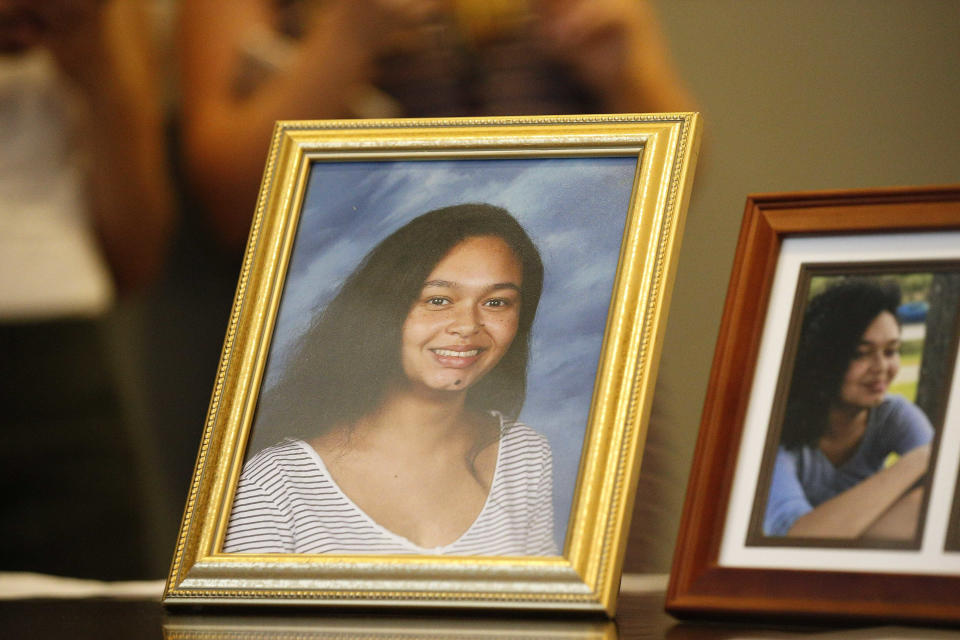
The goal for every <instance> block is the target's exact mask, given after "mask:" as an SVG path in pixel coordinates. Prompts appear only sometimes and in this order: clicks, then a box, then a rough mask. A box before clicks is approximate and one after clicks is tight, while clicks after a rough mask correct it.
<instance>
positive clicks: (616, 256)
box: [164, 114, 700, 615]
mask: <svg viewBox="0 0 960 640" xmlns="http://www.w3.org/2000/svg"><path fill="white" fill-rule="evenodd" d="M699 134H700V119H699V115H698V114H647V115H641V114H636V115H607V116H569V117H567V116H534V117H510V118H474V119H466V118H463V119H461V118H456V119H417V120H371V121H363V120H356V121H306V122H279V123H278V124H277V126H276V129H275V132H274V136H273V141H272V144H271V147H270V154H269V158H268V160H267V164H266V170H265V174H264V179H263V183H262V188H261V192H260V196H259V200H258V202H257V207H256V212H255V215H254V218H253V224H252V227H251V231H250V239H249V243H248V245H247V249H246V253H245V257H244V261H243V265H242V271H241V274H240V278H239V283H238V287H237V293H236V297H235V301H234V306H233V310H232V313H231V316H230V322H229V326H228V329H227V334H226V339H225V342H224V346H223V352H222V357H221V361H220V366H219V368H218V374H217V379H216V382H215V386H214V390H213V394H212V398H211V402H210V409H209V413H208V416H207V420H206V425H205V429H204V432H203V439H202V442H201V445H200V451H199V454H198V458H197V465H196V470H195V473H194V477H193V482H192V484H191V488H190V493H189V496H188V500H187V504H186V508H185V514H184V518H183V523H182V526H181V529H180V534H179V537H178V541H177V546H176V552H175V556H174V558H173V562H172V567H171V570H170V574H169V577H168V581H167V585H166V590H165V593H164V603H165V604H167V605H180V604H189V605H196V604H202V605H213V604H243V605H252V604H265V605H300V606H336V607H345V606H367V607H369V606H377V607H380V606H386V607H450V608H487V609H529V610H580V611H598V612H600V611H602V612H606V613H607V614H609V615H613V612H614V609H615V606H616V599H617V594H618V588H619V580H620V573H621V566H622V561H623V555H624V551H625V546H626V540H627V536H626V534H627V527H628V525H629V521H630V514H631V511H632V505H633V497H634V489H635V486H636V481H637V478H638V474H639V468H640V460H641V455H642V452H643V443H644V438H645V435H646V427H647V420H648V417H649V413H650V407H651V402H652V396H653V390H654V383H655V378H656V371H657V364H658V359H659V354H660V348H661V344H662V339H663V334H664V330H665V323H666V315H667V309H668V305H669V299H670V291H671V287H672V281H673V277H674V272H675V268H676V264H677V256H678V252H679V245H680V239H681V232H682V228H683V221H684V217H685V211H686V207H687V202H688V199H689V193H690V188H691V184H692V177H693V167H694V164H695V161H696V157H697V151H698V146H699V137H700V135H699ZM423 172H428V173H429V175H427V174H424V173H423ZM431 172H433V173H431ZM437 172H438V173H437ZM408 174H409V175H408ZM398 183H402V184H401V186H399V187H397V186H396V185H397V184H398ZM369 185H374V186H373V187H371V186H369ZM410 185H412V186H410ZM424 185H431V186H430V187H428V188H425V187H424ZM531 185H533V186H531ZM404 189H406V190H404ZM374 192H375V193H374ZM343 194H347V195H346V196H344V195H343ZM384 194H386V195H384ZM517 194H519V195H517ZM341 196H342V197H341ZM443 198H447V200H446V201H444V200H443ZM511 198H514V199H513V200H511ZM437 199H440V200H439V204H440V205H443V204H445V203H446V204H454V203H455V202H450V200H451V199H452V200H453V201H456V202H464V201H466V202H474V201H476V200H478V199H481V200H488V201H491V202H494V204H496V205H498V206H499V205H501V204H504V203H506V204H504V206H507V205H509V207H510V208H511V211H512V212H513V213H514V214H515V215H516V216H517V218H518V220H520V222H521V223H522V224H524V225H528V224H530V225H532V226H531V229H533V231H537V230H539V231H538V233H539V238H538V237H536V236H537V233H533V231H531V236H534V240H535V241H538V242H540V241H541V240H543V243H544V244H543V246H542V247H541V249H542V250H543V252H544V256H545V257H544V265H545V269H546V272H547V276H546V278H545V282H547V283H550V282H551V281H550V277H551V274H552V275H554V279H553V282H554V283H553V284H552V285H550V286H554V287H555V288H556V291H557V292H558V293H557V294H556V296H557V297H556V298H554V299H555V300H556V301H557V302H550V300H548V291H547V289H548V285H547V284H545V285H544V297H543V298H542V299H541V304H540V310H539V311H538V312H537V313H538V316H537V318H538V320H537V321H538V322H540V318H546V320H544V321H543V324H542V325H535V326H534V333H533V336H534V338H533V339H534V340H536V339H538V338H539V339H541V341H552V343H553V344H556V343H558V342H559V343H561V344H563V345H565V346H566V345H570V344H572V341H573V339H572V338H569V336H567V334H565V333H563V331H572V330H570V329H562V328H560V327H561V325H562V326H567V324H569V323H572V322H575V321H579V320H583V321H584V322H586V318H585V317H582V316H587V315H590V313H588V312H584V313H581V312H580V311H578V310H577V307H575V306H574V305H575V303H576V301H577V300H580V299H581V298H583V299H585V301H586V302H588V303H589V306H590V308H591V309H592V310H593V311H592V312H593V316H595V317H594V321H595V324H597V325H598V329H597V330H596V331H595V332H594V333H595V335H596V340H595V343H593V344H594V347H591V348H590V349H585V350H584V352H583V354H582V355H581V356H579V357H580V360H577V359H576V358H575V354H563V355H562V356H561V357H560V359H559V361H555V362H554V364H555V365H557V367H559V368H563V367H565V369H564V371H565V373H562V374H558V375H560V376H561V377H559V378H557V379H558V380H561V381H562V382H563V383H564V385H566V386H568V387H570V388H572V389H573V391H572V392H571V393H572V394H573V395H578V394H579V396H580V397H582V398H584V399H585V400H584V401H583V402H582V404H583V405H584V406H583V407H582V412H583V417H582V418H577V420H578V421H579V423H582V424H579V426H577V425H574V427H573V428H570V429H569V430H568V431H563V432H561V435H560V436H555V437H554V438H553V439H552V440H551V442H552V444H554V446H555V448H557V449H558V450H557V452H556V453H555V455H554V459H555V461H556V463H555V465H554V468H555V473H554V475H555V477H557V478H559V480H560V481H563V482H567V483H568V485H569V486H568V489H564V490H562V491H561V490H559V489H558V490H557V491H556V492H555V495H554V502H557V501H558V500H559V502H558V504H559V505H560V506H559V507H558V508H555V509H553V512H554V513H555V514H559V515H557V517H556V520H555V530H554V536H553V537H554V540H555V541H556V542H557V548H558V551H559V553H558V554H556V555H541V556H525V555H510V556H499V555H481V556H473V555H451V556H447V555H432V554H422V553H410V554H407V553H404V554H392V553H377V554H363V555H359V554H342V555H340V554H317V553H266V552H264V553H260V552H256V553H236V552H224V551H223V549H224V539H225V536H226V533H227V527H228V524H229V522H230V512H231V508H232V505H233V501H234V494H235V492H236V490H237V485H238V482H239V479H240V475H241V472H242V468H243V465H244V461H245V460H244V459H245V457H247V458H248V457H249V455H250V454H252V453H254V451H255V450H257V449H259V446H260V445H259V444H255V445H254V446H251V442H252V441H253V442H256V441H257V439H258V438H261V439H262V438H263V437H265V436H263V435H262V433H261V432H262V431H263V430H265V429H267V428H266V427H260V425H258V424H256V422H255V421H256V415H257V411H258V400H259V399H260V395H261V391H262V390H263V389H265V388H267V387H266V386H265V385H271V384H274V383H273V382H271V381H272V380H273V377H272V376H274V374H273V373H272V371H273V369H271V362H272V361H273V360H275V361H276V362H278V363H282V362H283V361H284V355H283V354H284V353H289V352H291V351H292V350H295V348H293V347H291V346H290V344H291V342H290V340H289V339H288V338H287V337H285V336H289V335H296V334H297V331H298V329H296V328H294V329H291V328H290V327H302V325H303V324H305V323H306V324H309V321H310V317H311V314H316V313H318V312H317V310H316V305H318V304H319V303H317V302H316V301H315V300H313V301H311V302H310V303H309V304H308V303H303V302H302V298H303V296H302V295H301V293H302V292H303V291H309V293H310V295H313V292H314V289H319V288H322V287H335V286H338V282H339V279H342V277H343V276H342V274H341V275H339V276H336V277H334V276H324V277H318V276H317V272H316V271H315V270H309V269H306V267H303V265H304V264H309V265H314V264H320V263H323V264H326V263H324V261H325V260H327V261H328V260H331V259H332V258H331V256H333V255H334V254H335V253H336V252H334V251H333V250H331V249H330V248H329V247H327V248H326V249H318V248H317V247H318V246H320V245H317V244H316V243H314V242H313V239H314V238H315V236H314V235H310V234H313V233H316V234H317V237H319V235H323V234H325V237H329V236H331V234H332V236H333V237H335V238H340V239H347V240H349V241H350V244H351V246H352V245H353V244H362V241H361V236H366V235H370V236H371V237H373V236H376V237H378V238H381V239H382V237H383V236H384V235H385V233H386V232H385V231H383V228H385V227H389V226H390V225H392V224H393V225H394V226H396V225H395V224H394V223H395V221H394V220H393V217H394V216H395V214H396V215H400V214H401V213H402V212H403V211H406V210H408V209H410V210H414V209H417V210H418V211H421V212H422V211H423V210H426V209H428V208H431V207H433V206H435V205H437V204H438V203H437ZM374 200H376V202H377V203H378V204H377V205H376V206H379V207H380V209H376V207H375V206H374V205H373V204H371V202H372V201H374ZM516 202H524V203H530V208H531V210H533V209H537V210H539V211H541V213H540V214H536V215H535V214H530V215H529V216H528V217H526V218H525V217H524V215H525V214H524V212H523V211H520V212H518V211H517V210H515V209H514V208H513V207H516V206H517V205H516V204H515V203H516ZM511 203H513V204H511ZM421 205H422V206H421ZM418 207H419V209H418ZM519 208H520V209H521V210H522V209H523V208H524V207H522V206H521V207H519ZM538 208H539V209H538ZM377 212H379V213H377ZM364 216H366V217H364ZM538 216H539V217H538ZM401 217H402V216H401ZM408 217H409V216H408ZM341 223H342V224H341ZM534 227H536V229H534ZM321 231H322V234H321V233H320V232H321ZM591 234H598V235H597V236H596V237H597V238H602V239H605V242H606V245H604V246H606V249H594V248H593V245H591V238H592V237H593V235H591ZM544 238H546V239H545V240H544ZM371 242H372V240H371ZM597 242H601V240H598V241H597ZM295 245H296V246H295ZM565 247H566V248H565ZM571 247H572V248H573V249H571ZM352 251H353V252H352V253H350V252H348V253H350V259H351V260H352V261H353V262H354V263H356V261H357V260H359V259H360V258H361V257H362V255H363V252H362V251H360V253H356V251H358V249H353V250H352ZM604 260H606V262H604ZM304 261H306V262H304ZM308 272H309V274H310V275H309V276H307V275H304V274H307V273H308ZM564 276H566V279H564ZM573 276H576V278H574V277H573ZM594 276H595V278H594ZM298 278H299V279H298ZM590 278H594V279H592V280H591V279H590ZM574 279H576V280H578V281H579V280H584V279H586V280H588V281H589V283H588V285H585V286H587V288H586V289H585V290H586V291H587V292H589V295H588V296H576V295H572V294H571V292H572V291H575V288H574V289H571V288H570V287H574V285H575V283H573V282H572V281H573V280H574ZM298 283H300V284H298ZM598 283H601V284H598ZM603 283H605V284H603ZM561 285H562V286H561ZM418 286H419V285H418ZM298 287H299V288H298ZM307 297H309V296H307ZM571 300H572V301H571ZM295 301H296V302H295ZM601 301H602V304H601ZM311 305H313V306H311ZM588 311H589V310H588ZM593 316H591V317H593ZM565 323H566V324H565ZM553 324H556V326H557V330H558V331H560V333H557V334H556V335H554V334H551V333H550V331H552V330H553V329H554V327H553ZM299 331H300V332H301V333H302V331H303V329H302V328H301V329H299ZM576 331H581V329H579V328H578V329H576ZM577 335H578V336H579V334H577ZM551 336H552V337H551ZM283 349H286V350H287V351H283ZM591 349H592V350H591ZM531 351H532V352H533V358H532V362H534V363H536V362H537V355H536V352H537V346H536V344H534V346H533V347H531ZM544 351H548V350H547V349H544ZM555 351H556V350H555ZM278 354H279V355H278ZM581 362H584V363H586V364H584V365H583V366H581V365H580V364H577V363H581ZM598 363H599V364H598ZM574 365H576V366H574ZM277 366H280V365H277ZM557 367H555V368H557ZM531 371H533V370H531ZM545 375H546V374H545ZM571 376H586V377H585V380H586V384H582V383H579V382H576V380H580V378H576V380H574V379H573V378H571ZM530 378H531V380H533V382H531V384H530V391H531V392H532V391H534V390H535V389H534V388H535V387H537V385H538V384H539V387H541V388H543V389H547V390H550V392H551V393H553V394H554V396H552V397H553V398H554V400H550V399H549V398H547V399H546V400H543V401H542V404H545V405H551V404H558V403H557V401H556V400H555V398H557V397H559V396H557V394H558V393H559V394H565V393H566V392H565V391H564V390H563V389H557V388H556V387H557V385H555V384H552V383H551V384H546V383H545V382H544V381H543V380H540V381H538V380H537V379H535V378H536V376H534V375H533V373H531V376H530ZM457 384H459V380H457ZM545 393H546V392H545ZM529 395H530V394H529V393H528V400H529ZM563 399H564V401H566V397H564V398H563ZM561 404H562V403H561ZM524 411H526V408H525V409H524ZM573 414H576V411H573ZM573 414H570V415H573ZM522 417H523V414H521V418H522ZM544 422H552V420H545V421H544ZM533 426H534V427H537V426H539V425H537V424H534V425H533ZM571 434H577V435H576V436H575V437H574V435H571ZM270 437H272V434H271V435H270ZM548 439H549V435H548ZM571 441H572V442H573V443H574V444H573V445H572V447H571V445H569V443H570V442H571ZM581 443H582V445H581ZM567 449H570V450H569V451H568V450H567ZM558 456H559V458H558ZM563 456H566V458H564V457H563ZM567 458H569V459H567ZM558 469H559V470H558ZM559 494H563V495H562V496H560V497H559V498H558V497H557V495H559ZM564 500H566V502H564Z"/></svg>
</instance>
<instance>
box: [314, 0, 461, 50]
mask: <svg viewBox="0 0 960 640" xmlns="http://www.w3.org/2000/svg"><path fill="white" fill-rule="evenodd" d="M448 4H449V0H334V1H333V2H324V3H320V4H318V9H319V10H318V11H317V12H316V14H315V17H316V19H317V20H318V21H323V20H325V19H333V20H334V21H335V23H336V24H337V25H338V26H339V27H340V28H342V29H345V30H346V31H347V32H348V33H349V35H350V36H351V37H352V38H353V39H355V41H356V43H357V44H359V45H361V46H362V47H363V48H364V49H366V50H367V51H370V52H374V53H376V52H379V51H381V50H382V49H383V48H384V47H386V46H389V43H390V41H391V39H392V37H393V35H394V34H396V33H398V32H402V31H406V30H409V29H413V28H416V27H418V26H421V25H423V24H425V23H427V22H429V21H430V20H431V19H433V18H435V17H436V16H437V15H439V14H440V13H442V12H443V11H445V10H446V9H447V5H448Z"/></svg>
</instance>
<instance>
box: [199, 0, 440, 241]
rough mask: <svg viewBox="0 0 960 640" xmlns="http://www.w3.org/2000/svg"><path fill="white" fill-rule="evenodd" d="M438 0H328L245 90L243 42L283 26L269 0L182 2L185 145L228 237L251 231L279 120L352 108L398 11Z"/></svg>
mask: <svg viewBox="0 0 960 640" xmlns="http://www.w3.org/2000/svg"><path fill="white" fill-rule="evenodd" d="M431 4H432V3H431V2H429V0H416V1H415V2H399V1H398V0H327V1H326V2H323V3H320V4H318V8H317V9H316V10H315V11H314V12H313V16H312V19H311V20H310V21H309V24H308V26H307V30H306V34H305V36H304V38H303V39H302V40H300V41H298V42H296V43H292V51H291V56H290V59H289V60H288V61H287V64H286V65H285V66H284V68H283V69H282V70H280V71H278V72H277V73H273V74H270V75H268V76H267V77H265V78H263V80H262V82H260V83H259V84H257V85H256V86H255V87H252V88H251V90H250V91H247V92H243V93H239V92H238V91H237V88H236V84H235V83H236V79H237V77H238V73H239V72H240V70H241V65H242V63H243V55H244V46H245V44H246V42H247V41H248V39H249V38H251V37H252V36H255V35H256V34H257V33H261V34H264V33H266V34H270V33H274V32H275V24H274V23H275V20H276V17H275V16H274V15H272V13H271V6H272V5H271V3H270V2H268V1H266V0H231V1H230V2H226V1H223V0H191V1H190V2H184V3H182V5H181V16H180V53H181V67H182V68H181V82H182V90H183V127H184V151H185V154H186V161H187V170H188V172H189V174H190V176H191V182H192V183H193V186H194V187H195V188H196V190H197V192H198V194H199V195H200V197H201V198H202V200H203V202H204V204H205V205H206V207H207V209H208V211H209V213H210V215H211V217H212V222H213V226H214V228H215V230H216V231H217V232H218V234H219V236H220V238H221V240H223V242H224V243H225V244H226V245H227V246H232V247H237V246H239V245H240V244H241V243H242V242H243V240H244V239H245V238H246V235H247V231H248V229H249V226H250V220H251V217H252V214H253V211H254V207H255V204H256V197H257V190H258V187H259V185H260V179H261V176H262V174H263V168H264V161H265V159H266V157H267V150H268V147H269V143H270V138H271V134H272V131H273V126H274V123H275V121H277V120H297V119H316V118H345V117H349V115H350V112H349V109H348V102H349V98H350V96H351V92H352V91H354V90H355V89H356V87H358V86H360V85H362V84H364V83H366V82H368V81H369V79H370V78H371V77H372V73H373V60H374V57H375V55H376V49H377V46H379V42H380V41H381V40H382V39H383V36H384V34H385V33H386V32H387V31H388V29H389V28H391V23H392V21H394V20H402V19H415V18H416V17H417V16H418V15H419V13H420V12H423V11H426V10H428V8H429V5H431Z"/></svg>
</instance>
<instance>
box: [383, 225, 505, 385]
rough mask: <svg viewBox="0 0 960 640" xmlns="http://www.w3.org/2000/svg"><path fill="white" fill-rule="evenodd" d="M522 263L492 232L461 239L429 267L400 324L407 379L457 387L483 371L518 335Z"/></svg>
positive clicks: (471, 383) (472, 379)
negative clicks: (420, 287) (425, 277)
mask: <svg viewBox="0 0 960 640" xmlns="http://www.w3.org/2000/svg"><path fill="white" fill-rule="evenodd" d="M522 284H523V268H522V266H521V264H520V261H519V259H518V258H517V256H516V255H515V254H514V253H513V250H512V249H511V248H510V247H509V246H507V244H506V243H505V242H504V241H503V240H501V239H500V238H498V237H495V236H476V237H473V238H467V239H466V240H464V241H463V242H461V243H460V244H458V245H456V246H454V247H453V249H451V250H450V252H449V253H447V255H446V256H444V257H443V259H441V260H440V262H438V263H437V266H436V267H434V269H433V271H431V272H430V275H428V276H427V280H426V282H425V283H424V284H423V289H422V290H421V291H420V295H419V296H418V298H417V299H416V301H415V302H414V304H413V306H412V307H411V308H410V312H409V313H408V314H407V318H406V320H405V321H404V323H403V333H402V337H401V354H400V360H401V363H402V365H403V372H404V374H406V377H407V380H409V381H410V382H411V383H413V384H414V385H416V386H420V387H426V388H428V389H433V390H451V391H457V390H464V389H468V388H470V386H471V385H473V384H474V383H476V382H477V381H478V380H480V378H482V377H483V376H485V375H486V374H487V373H489V372H490V371H491V370H492V369H493V368H494V367H495V366H496V365H497V363H498V362H500V359H501V358H502V357H503V356H504V354H505V353H506V352H507V350H508V349H509V348H510V344H511V343H512V342H513V338H514V336H515V335H516V334H517V324H518V322H519V319H520V305H521V300H520V287H521V285H522Z"/></svg>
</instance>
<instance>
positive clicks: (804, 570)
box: [667, 187, 960, 622]
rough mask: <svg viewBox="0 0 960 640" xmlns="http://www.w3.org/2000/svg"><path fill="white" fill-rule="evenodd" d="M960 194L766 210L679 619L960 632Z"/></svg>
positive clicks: (710, 425) (700, 449) (746, 271)
mask: <svg viewBox="0 0 960 640" xmlns="http://www.w3.org/2000/svg"><path fill="white" fill-rule="evenodd" d="M958 350H960V188H957V187H929V188H916V189H908V188H897V189H881V190H860V191H845V192H837V191H832V192H813V193H788V194H769V195H757V196H751V197H749V198H748V200H747V206H746V211H745V214H744V219H743V225H742V227H741V233H740V239H739V243H738V246H737V253H736V258H735V261H734V268H733V273H732V275H731V280H730V286H729V289H728V293H727V301H726V306H725V309H724V315H723V320H722V323H721V329H720V335H719V338H718V342H717V349H716V353H715V356H714V362H713V370H712V373H711V379H710V386H709V388H708V395H707V399H706V401H705V404H704V410H703V419H702V422H701V427H700V436H699V439H698V443H697V449H696V452H695V456H694V463H693V470H692V472H691V478H690V484H689V485H688V490H687V499H686V503H685V507H684V515H683V521H682V523H681V531H680V535H679V538H678V543H677V549H676V552H675V556H674V565H673V569H672V572H671V581H670V586H669V589H668V595H667V608H668V611H670V612H671V613H673V614H675V615H678V616H681V617H682V616H711V615H714V616H716V615H721V616H745V615H747V616H767V617H778V618H779V619H783V617H784V616H787V617H796V618H803V617H813V616H822V617H830V618H836V619H869V620H874V621H884V620H889V621H903V622H909V621H925V622H960V595H958V594H960V553H957V552H958V551H960V548H958V546H957V542H956V540H957V533H958V531H957V530H958V525H960V523H958V522H957V518H958V513H960V507H958V496H957V487H958V475H960V467H958V460H960V376H958V375H956V370H957V366H958Z"/></svg>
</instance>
